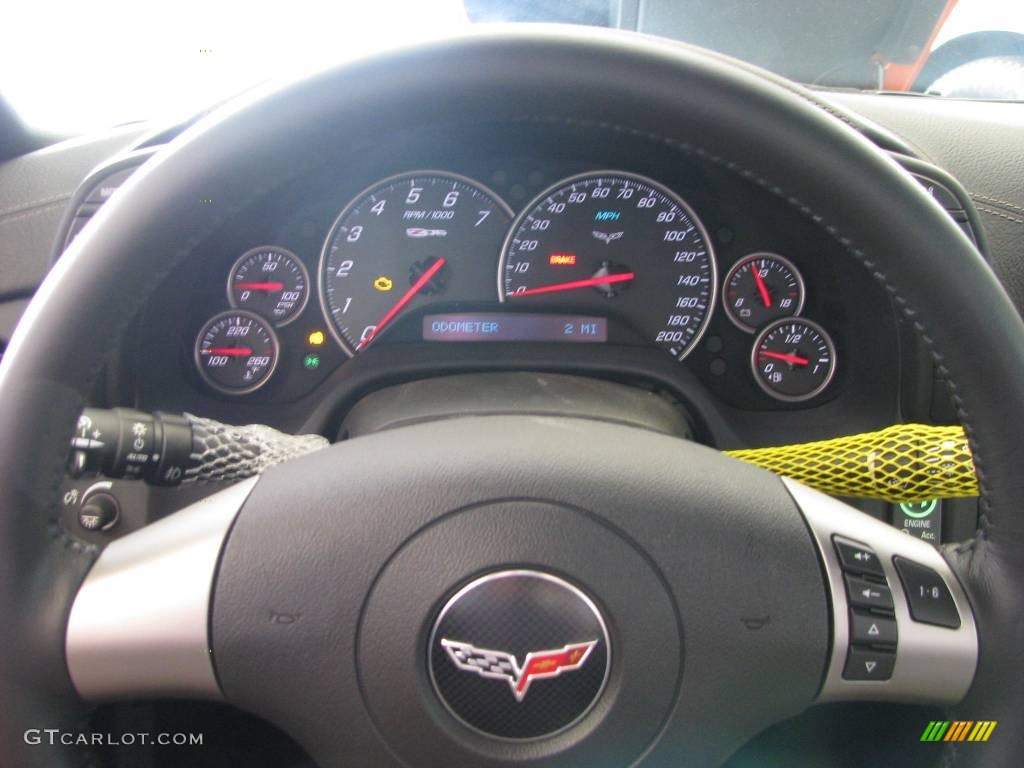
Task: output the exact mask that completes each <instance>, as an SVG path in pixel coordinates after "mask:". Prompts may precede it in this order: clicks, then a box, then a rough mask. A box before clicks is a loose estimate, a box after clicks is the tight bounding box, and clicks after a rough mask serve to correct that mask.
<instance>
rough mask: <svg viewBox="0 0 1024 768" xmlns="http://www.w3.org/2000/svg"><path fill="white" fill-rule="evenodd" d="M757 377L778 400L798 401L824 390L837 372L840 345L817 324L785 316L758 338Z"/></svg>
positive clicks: (754, 360) (753, 358)
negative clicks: (837, 348)
mask: <svg viewBox="0 0 1024 768" xmlns="http://www.w3.org/2000/svg"><path fill="white" fill-rule="evenodd" d="M750 364H751V367H752V368H753V371H754V379H756V380H757V383H758V384H759V385H760V387H761V389H763V390H764V391H765V392H767V393H768V394H769V395H771V396H772V397H774V398H775V399H776V400H782V401H784V402H790V403H796V402H801V401H803V400H810V399H811V398H812V397H814V396H816V395H818V394H820V393H821V392H822V391H824V389H825V387H827V386H828V385H829V382H831V381H832V377H833V376H834V375H835V372H836V347H835V344H834V343H833V342H832V339H831V338H829V335H828V333H826V331H825V329H824V328H822V327H821V326H820V325H818V324H817V323H812V322H811V321H810V320H804V319H803V318H788V317H787V318H783V319H781V320H776V321H775V322H773V323H771V324H770V325H768V326H767V327H765V329H764V330H762V331H761V333H759V334H758V336H757V339H756V340H755V341H754V349H753V351H752V353H751V356H750Z"/></svg>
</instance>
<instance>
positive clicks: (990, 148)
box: [827, 93, 1024, 311]
mask: <svg viewBox="0 0 1024 768" xmlns="http://www.w3.org/2000/svg"><path fill="white" fill-rule="evenodd" d="M827 98H828V99H829V100H831V101H834V102H836V103H839V104H841V105H844V106H845V107H847V108H848V109H850V110H852V111H854V112H856V113H858V114H861V115H864V116H865V117H867V118H869V119H870V120H873V121H875V122H877V123H879V124H881V125H884V126H886V127H887V128H888V129H889V130H891V131H894V132H895V133H896V134H898V135H899V136H900V137H902V139H903V140H904V141H906V142H907V143H908V144H909V145H910V146H912V147H913V148H914V150H915V152H916V153H917V154H918V155H920V156H921V157H922V158H924V159H926V160H929V161H930V162H932V163H935V164H936V165H939V166H940V167H942V168H944V169H945V170H946V171H948V172H949V173H951V174H952V175H953V176H955V177H956V178H957V179H958V180H959V181H960V183H961V184H963V185H964V187H966V188H967V191H968V193H969V194H970V196H971V199H972V200H973V201H974V206H975V208H976V209H977V210H978V212H979V214H980V215H981V220H982V225H983V226H984V227H985V234H986V236H987V239H988V244H989V252H990V256H991V259H992V266H993V268H994V269H995V271H996V274H997V275H999V279H1000V280H1001V281H1002V282H1003V284H1004V285H1005V286H1006V290H1007V292H1008V293H1009V294H1010V296H1011V298H1012V299H1013V301H1014V303H1015V304H1016V305H1017V308H1018V309H1019V310H1021V311H1024V150H1022V147H1024V104H1021V103H1014V102H984V101H981V102H979V101H964V100H957V99H931V98H922V97H919V96H896V95H888V96H874V95H867V94H854V93H835V94H828V95H827Z"/></svg>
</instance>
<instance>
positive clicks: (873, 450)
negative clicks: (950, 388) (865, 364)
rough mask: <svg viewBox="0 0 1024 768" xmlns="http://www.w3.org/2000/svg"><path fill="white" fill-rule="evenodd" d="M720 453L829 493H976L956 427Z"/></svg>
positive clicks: (904, 428) (913, 497) (898, 429)
mask: <svg viewBox="0 0 1024 768" xmlns="http://www.w3.org/2000/svg"><path fill="white" fill-rule="evenodd" d="M725 453H726V454H727V455H729V456H733V457H735V458H737V459H741V460H743V461H746V462H749V463H751V464H756V465H757V466H759V467H763V468H764V469H767V470H770V471H772V472H774V473H776V474H778V475H784V476H785V477H790V478H792V479H794V480H799V481H800V482H801V483H804V484H805V485H809V486H811V487H812V488H817V489H818V490H819V491H824V492H825V493H829V494H832V495H834V496H856V497H860V498H867V499H884V500H885V501H894V502H899V501H925V500H927V499H940V498H957V497H965V496H977V495H978V479H977V477H976V476H975V474H974V461H973V460H972V458H971V452H970V449H969V448H968V446H967V438H966V437H965V436H964V431H963V429H962V428H960V427H932V426H928V425H926V424H896V425H894V426H891V427H886V428H885V429H880V430H878V431H877V432H864V433H862V434H859V435H850V436H848V437H837V438H834V439H832V440H819V441H818V442H814V443H802V444H799V445H780V446H777V447H775V448H754V449H750V450H743V451H726V452H725Z"/></svg>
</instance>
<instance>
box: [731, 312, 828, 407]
mask: <svg viewBox="0 0 1024 768" xmlns="http://www.w3.org/2000/svg"><path fill="white" fill-rule="evenodd" d="M794 322H796V323H803V324H804V325H806V326H808V327H810V328H811V329H813V330H814V331H816V332H817V333H819V334H820V335H821V337H822V338H823V339H824V340H825V345H826V346H827V347H828V350H829V353H830V354H831V356H832V365H831V367H830V368H829V372H828V375H826V376H825V379H824V380H823V381H822V382H821V384H819V385H818V386H817V387H815V388H814V389H813V390H811V391H810V392H808V393H806V394H803V395H786V394H782V393H780V392H776V391H775V390H773V389H772V388H771V387H770V386H768V385H767V384H766V383H765V382H764V379H762V378H761V374H760V372H759V371H758V369H757V350H758V347H760V346H761V342H762V340H763V339H764V338H765V337H766V336H767V335H768V334H770V333H771V332H772V331H774V330H775V327H776V326H780V325H785V324H786V323H794ZM838 368H839V355H838V354H837V353H836V343H835V341H834V340H833V339H832V336H831V335H830V334H829V332H828V331H826V330H825V329H824V328H822V327H821V325H820V324H818V323H816V322H814V321H813V320H808V319H807V318H806V317H780V318H779V319H778V320H773V321H772V322H770V323H768V325H766V326H765V327H764V328H762V329H761V330H760V331H758V333H757V335H756V336H755V337H754V344H753V346H752V347H751V350H750V373H751V375H752V376H753V377H754V381H756V382H757V385H758V386H759V387H760V388H761V390H762V391H763V392H765V394H767V395H769V396H770V397H772V398H773V399H775V400H778V401H779V402H782V403H803V402H806V401H808V400H812V399H814V398H815V397H817V396H818V395H820V394H821V393H822V392H824V391H825V390H826V389H827V388H828V385H829V384H831V383H832V380H833V379H834V378H835V375H836V370H838Z"/></svg>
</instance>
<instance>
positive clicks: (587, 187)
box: [498, 171, 718, 359]
mask: <svg viewBox="0 0 1024 768" xmlns="http://www.w3.org/2000/svg"><path fill="white" fill-rule="evenodd" d="M717 280H718V278H717V273H716V269H715V259H714V254H713V253H712V250H711V242H710V239H709V238H708V235H707V232H706V231H705V229H704V225H703V224H701V222H700V219H698V218H697V215H696V214H695V213H694V212H693V210H692V209H691V208H690V206H688V205H687V204H686V203H685V202H684V201H683V200H682V199H680V198H679V197H678V196H677V195H675V194H674V193H673V192H671V191H670V190H669V189H667V188H666V187H664V186H662V185H661V184H659V183H658V182H656V181H652V180H651V179H647V178H644V177H643V176H637V175H635V174H631V173H623V172H619V171H603V172H599V173H587V174H583V175H580V176H574V177H572V178H569V179H566V180H565V181H562V182H559V183H558V184H556V185H555V186H554V187H551V188H550V189H548V190H547V191H545V192H543V193H542V194H541V195H540V196H539V197H538V198H537V199H536V200H534V201H533V202H532V203H531V204H530V205H529V206H527V208H526V209H525V210H524V211H523V213H521V214H520V215H519V217H518V218H517V219H516V221H515V222H514V223H513V225H512V229H511V232H510V233H509V235H508V238H507V240H506V241H505V247H504V250H503V252H502V259H501V265H500V267H499V271H498V291H499V294H500V297H501V300H502V301H505V302H508V303H509V304H512V305H514V306H516V307H519V306H522V307H523V308H524V309H526V308H537V307H540V306H544V307H556V306H557V307H558V308H560V309H563V310H566V311H573V312H576V313H579V314H583V313H584V312H589V313H592V314H593V313H595V312H596V313H603V314H606V315H608V316H609V317H615V318H618V319H619V320H620V321H621V322H623V323H625V324H628V325H630V326H632V327H633V328H634V329H635V330H636V331H637V332H638V333H640V334H641V335H642V336H644V337H646V338H647V339H649V340H650V341H651V342H652V343H654V344H656V345H658V346H661V347H664V348H665V349H667V350H668V351H669V352H670V353H671V354H672V355H674V356H675V357H677V358H679V359H682V358H683V357H685V356H686V355H687V354H688V353H689V352H690V350H691V349H693V347H694V345H695V344H696V343H697V341H698V340H699V339H700V337H701V335H703V333H704V330H705V329H706V328H707V324H708V320H709V318H710V316H711V311H712V309H713V308H714V303H715V295H716V288H717Z"/></svg>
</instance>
